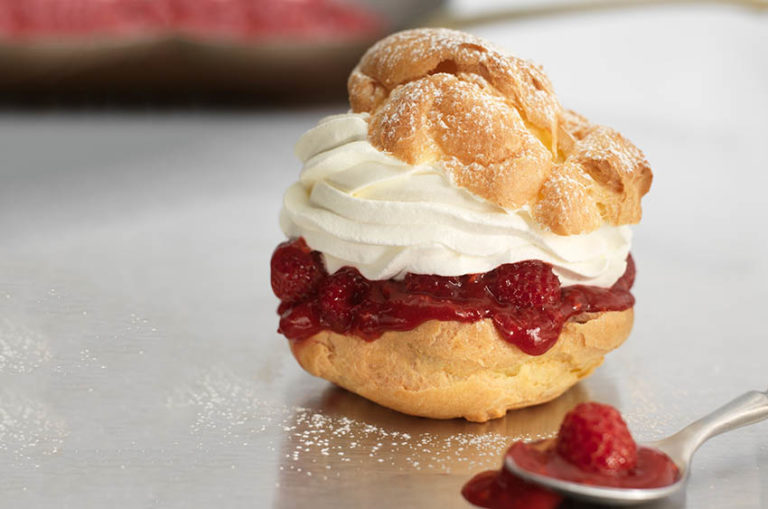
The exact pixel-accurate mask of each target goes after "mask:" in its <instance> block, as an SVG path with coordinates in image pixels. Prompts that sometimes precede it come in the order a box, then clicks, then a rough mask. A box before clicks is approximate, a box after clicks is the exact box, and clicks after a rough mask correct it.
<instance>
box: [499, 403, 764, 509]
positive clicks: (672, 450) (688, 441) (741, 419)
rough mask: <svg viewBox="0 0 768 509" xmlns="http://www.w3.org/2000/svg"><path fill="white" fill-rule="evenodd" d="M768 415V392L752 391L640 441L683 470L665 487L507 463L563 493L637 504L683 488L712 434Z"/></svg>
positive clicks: (518, 472) (517, 472) (604, 501)
mask: <svg viewBox="0 0 768 509" xmlns="http://www.w3.org/2000/svg"><path fill="white" fill-rule="evenodd" d="M764 419H768V392H759V391H750V392H747V393H746V394H743V395H741V396H739V397H738V398H736V399H734V400H733V401H731V402H730V403H728V404H726V405H724V406H722V407H720V408H719V409H717V410H715V411H714V412H712V413H711V414H709V415H707V416H705V417H702V418H701V419H699V420H698V421H695V422H694V423H692V424H690V425H688V426H687V427H685V428H683V429H682V430H680V431H678V432H677V433H675V434H674V435H672V436H670V437H667V438H665V439H663V440H659V441H658V442H650V443H644V444H638V445H641V446H645V447H653V448H655V449H658V450H660V451H662V452H664V453H666V454H667V456H669V457H670V458H671V459H672V461H674V462H675V464H676V465H677V468H678V469H679V470H680V478H679V479H678V481H677V482H676V483H674V484H671V485H669V486H665V487H663V488H652V489H625V488H606V487H600V486H591V485H587V484H579V483H574V482H569V481H562V480H560V479H555V478H553V477H547V476H544V475H540V474H535V473H533V472H530V471H528V470H525V469H523V468H521V467H520V466H518V465H517V463H515V461H514V460H513V459H512V458H511V457H510V456H507V457H506V458H505V460H504V467H505V468H506V469H507V470H508V471H510V472H512V473H514V474H515V475H517V476H519V477H521V478H523V479H525V480H527V481H531V482H534V483H536V484H539V485H541V486H544V487H546V488H550V489H552V490H553V491H557V492H559V493H562V494H564V495H567V496H569V497H572V498H576V499H579V500H584V501H587V502H593V503H598V504H610V505H634V504H640V503H644V502H651V501H654V500H659V499H662V498H666V497H669V496H671V495H673V494H675V493H677V492H678V491H679V490H681V489H683V487H684V486H685V483H686V482H687V481H688V475H689V474H690V466H691V459H692V458H693V454H694V453H695V452H696V450H697V449H698V448H699V447H700V446H701V445H702V444H703V443H704V442H706V441H707V440H709V439H710V438H712V437H714V436H716V435H719V434H721V433H725V432H726V431H731V430H734V429H736V428H741V427H742V426H747V425H749V424H754V423H756V422H760V421H762V420H764Z"/></svg>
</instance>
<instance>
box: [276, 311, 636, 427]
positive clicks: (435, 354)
mask: <svg viewBox="0 0 768 509" xmlns="http://www.w3.org/2000/svg"><path fill="white" fill-rule="evenodd" d="M633 319H634V314H633V310H632V309H628V310H625V311H608V312H602V313H585V314H583V315H580V316H577V317H575V318H574V319H572V320H570V321H568V322H567V323H566V324H565V325H564V327H563V330H562V332H561V333H560V337H559V338H558V341H557V343H556V344H555V346H554V347H553V348H552V349H551V350H549V351H547V352H546V353H545V354H543V355H538V356H532V355H528V354H526V353H523V352H522V351H520V350H519V349H518V348H517V347H515V346H514V345H511V344H510V343H508V342H506V341H504V340H503V339H502V338H501V337H500V336H499V334H498V332H497V331H496V328H495V327H494V325H493V323H492V322H491V320H488V319H486V320H481V321H478V322H474V323H460V322H441V321H436V320H431V321H428V322H425V323H423V324H421V325H419V326H418V327H416V328H415V329H413V330H410V331H390V332H386V333H384V334H383V335H382V336H381V337H380V338H378V339H376V340H375V341H371V342H367V341H363V340H362V339H360V338H358V337H356V336H346V335H343V334H337V333H335V332H331V331H322V332H320V333H318V334H315V335H314V336H312V337H310V338H308V339H305V340H303V341H292V342H291V350H292V352H293V355H294V356H295V357H296V360H297V361H298V362H299V364H301V366H302V367H303V368H304V369H305V370H306V371H308V372H309V373H311V374H313V375H315V376H318V377H321V378H324V379H326V380H328V381H330V382H333V383H334V384H336V385H339V386H341V387H344V388H345V389H347V390H349V391H352V392H354V393H356V394H359V395H360V396H362V397H364V398H367V399H369V400H371V401H374V402H376V403H378V404H380V405H383V406H385V407H388V408H392V409H394V410H397V411H400V412H403V413H406V414H410V415H417V416H421V417H430V418H433V419H452V418H456V417H463V418H465V419H467V420H468V421H473V422H485V421H488V420H490V419H496V418H498V417H502V416H503V415H504V414H506V412H507V411H508V410H511V409H514V408H523V407H527V406H532V405H538V404H540V403H545V402H547V401H550V400H552V399H554V398H556V397H558V396H559V395H561V394H562V393H563V392H565V391H566V390H568V389H569V388H570V387H572V386H573V385H574V384H575V383H576V382H578V381H579V380H581V379H582V378H585V377H586V376H588V375H589V374H590V373H592V371H594V370H595V368H597V367H598V366H599V365H600V364H601V363H602V362H603V357H604V355H605V354H606V353H608V352H610V351H611V350H613V349H615V348H617V347H618V346H620V345H621V344H622V343H623V342H624V341H625V340H626V339H627V337H628V336H629V333H630V331H631V329H632V323H633Z"/></svg>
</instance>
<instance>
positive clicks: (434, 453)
mask: <svg viewBox="0 0 768 509" xmlns="http://www.w3.org/2000/svg"><path fill="white" fill-rule="evenodd" d="M328 392H329V394H326V398H327V400H328V404H327V405H322V407H326V406H327V407H328V408H322V407H321V408H317V407H301V406H286V405H283V404H279V403H275V402H272V401H270V400H267V399H265V398H264V396H263V395H260V394H259V393H258V389H257V386H256V385H254V383H253V382H252V381H250V380H247V379H243V378H239V377H237V376H235V375H234V374H232V373H229V372H226V371H224V370H220V369H214V370H211V371H209V372H206V373H204V374H202V375H201V376H200V377H199V378H198V379H197V380H195V381H193V382H192V383H191V384H189V385H188V386H186V387H184V388H182V389H180V390H178V391H176V392H175V393H174V394H173V395H171V396H170V397H169V398H168V406H169V407H170V408H175V409H187V410H190V411H191V412H192V415H191V416H190V425H189V431H190V433H191V435H192V436H193V437H198V439H199V441H200V442H199V443H200V444H201V445H200V446H201V447H203V446H204V444H205V442H206V440H208V439H210V438H216V439H218V440H224V441H225V442H228V443H235V444H243V445H247V444H250V443H251V442H252V441H253V442H256V441H258V440H264V441H265V442H264V443H263V447H264V448H265V449H266V450H267V451H270V452H273V453H276V454H278V455H279V457H280V460H281V462H282V464H283V467H281V470H287V471H291V472H293V473H298V474H301V475H306V476H317V477H318V478H320V479H323V478H328V477H330V476H335V477H339V476H341V475H345V473H349V474H353V473H354V471H355V470H356V469H359V468H368V467H369V466H371V465H376V467H377V468H386V469H388V470H389V471H396V472H400V471H402V472H408V471H427V472H433V473H451V472H456V471H459V472H462V473H465V472H474V471H477V470H479V469H483V468H488V467H491V466H496V465H497V464H498V462H499V461H500V458H501V455H502V454H503V453H504V451H505V450H506V448H507V447H508V446H509V444H510V442H511V441H512V440H515V439H526V440H527V439H539V438H546V437H547V436H549V435H547V434H546V433H541V434H540V433H538V432H536V433H522V434H516V435H515V436H514V437H512V436H510V435H509V434H507V433H503V432H499V431H502V430H504V429H505V428H504V426H503V425H502V423H503V420H501V421H496V423H495V424H490V425H489V424H485V425H484V424H472V423H466V422H464V421H461V422H457V421H424V420H423V419H418V418H413V417H409V416H404V415H400V414H397V418H396V419H395V420H393V417H392V412H391V411H389V410H385V409H383V408H379V407H377V406H375V405H372V404H371V403H369V402H367V401H364V400H362V399H361V398H359V397H357V396H355V395H352V394H350V393H347V392H345V391H341V390H338V389H329V391H328ZM339 405H340V406H339ZM336 406H339V408H335V407H336ZM361 409H362V412H361ZM372 410H373V413H371V411H372ZM377 412H378V413H379V414H381V416H382V417H383V420H384V422H375V421H372V420H370V416H371V415H374V414H375V413H377ZM361 413H363V414H366V415H367V416H368V417H362V418H361V416H360V414H361ZM426 424H429V425H426ZM489 428H490V429H489ZM495 429H498V430H499V431H494V430H495ZM537 429H539V428H537ZM544 429H546V428H544ZM271 437H281V438H280V441H279V442H273V441H272V440H273V439H272V438H271Z"/></svg>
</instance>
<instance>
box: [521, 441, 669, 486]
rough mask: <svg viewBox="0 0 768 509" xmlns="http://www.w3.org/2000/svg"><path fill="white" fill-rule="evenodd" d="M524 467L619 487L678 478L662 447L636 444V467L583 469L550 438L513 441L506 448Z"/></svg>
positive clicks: (589, 482) (666, 484)
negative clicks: (532, 441)
mask: <svg viewBox="0 0 768 509" xmlns="http://www.w3.org/2000/svg"><path fill="white" fill-rule="evenodd" d="M507 454H508V455H510V456H512V458H513V459H514V460H515V462H516V463H517V464H518V465H519V466H520V467H522V468H524V469H525V470H529V471H531V472H534V473H537V474H541V475H546V476H548V477H555V478H557V479H562V480H564V481H571V482H577V483H580V484H591V485H593V486H611V487H616V488H661V487H663V486H669V485H670V484H673V483H674V482H675V481H677V479H678V476H679V473H678V470H677V466H675V463H674V462H673V461H672V460H671V459H669V457H668V456H667V455H666V454H664V453H663V452H661V451H657V450H656V449H651V448H648V447H638V448H637V463H636V465H635V466H634V468H631V469H628V470H623V471H616V472H613V473H610V474H609V473H604V472H594V471H588V470H584V469H582V468H579V467H578V466H576V465H574V464H573V463H571V462H569V461H566V460H565V459H564V458H563V457H562V456H560V455H559V454H558V453H557V450H556V449H555V447H553V444H552V441H551V440H545V441H542V442H538V443H531V444H525V443H522V442H518V443H516V444H513V445H512V447H510V449H509V451H508V452H507Z"/></svg>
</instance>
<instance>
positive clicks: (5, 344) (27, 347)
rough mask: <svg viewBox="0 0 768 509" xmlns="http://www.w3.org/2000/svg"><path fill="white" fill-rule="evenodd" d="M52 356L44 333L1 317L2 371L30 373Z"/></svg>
mask: <svg viewBox="0 0 768 509" xmlns="http://www.w3.org/2000/svg"><path fill="white" fill-rule="evenodd" d="M50 358H51V352H50V350H49V349H48V342H47V341H46V339H45V337H44V336H43V335H42V334H40V333H38V332H36V331H34V330H32V329H30V328H28V327H26V326H24V325H20V324H18V323H15V322H12V321H10V320H9V319H7V318H2V319H0V373H30V372H32V371H34V370H36V369H37V368H39V367H40V366H41V365H43V364H44V363H45V362H47V361H48V360H49V359H50Z"/></svg>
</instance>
